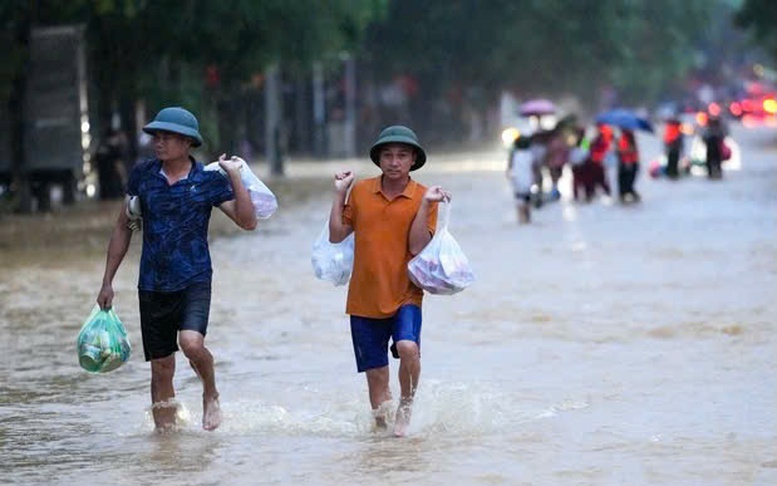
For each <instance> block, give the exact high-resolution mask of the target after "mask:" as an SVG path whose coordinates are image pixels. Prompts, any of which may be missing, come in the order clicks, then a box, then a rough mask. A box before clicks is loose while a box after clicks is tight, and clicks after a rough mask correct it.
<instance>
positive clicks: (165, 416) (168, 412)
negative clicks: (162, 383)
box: [151, 398, 178, 432]
mask: <svg viewBox="0 0 777 486" xmlns="http://www.w3.org/2000/svg"><path fill="white" fill-rule="evenodd" d="M177 414H178V402H177V401H176V400H175V398H171V399H169V400H165V401H162V402H157V403H152V404H151V415H152V416H153V417H154V427H155V430H156V431H157V432H170V431H172V430H175V428H176V425H177V423H176V422H177V421H176V418H177Z"/></svg>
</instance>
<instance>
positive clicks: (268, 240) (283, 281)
mask: <svg viewBox="0 0 777 486" xmlns="http://www.w3.org/2000/svg"><path fill="white" fill-rule="evenodd" d="M735 137H736V138H737V140H738V142H739V144H740V146H741V148H742V167H741V170H738V171H731V172H727V173H726V175H725V179H724V180H723V181H720V182H713V181H708V180H706V179H704V178H701V177H690V178H687V179H683V180H680V181H677V182H669V181H666V180H652V179H649V178H647V177H646V176H645V172H644V171H643V174H642V177H641V179H640V180H639V181H638V188H639V189H640V190H641V192H642V195H643V203H642V204H640V205H632V206H621V205H618V204H613V203H612V202H611V201H607V200H606V199H600V200H598V201H596V202H594V203H592V204H590V205H579V204H574V203H572V202H570V201H569V200H568V197H567V195H566V194H568V191H567V192H566V193H565V198H564V199H563V200H562V201H560V202H558V203H554V204H550V205H548V206H546V207H544V208H542V209H541V210H539V211H537V212H535V213H534V223H533V224H531V225H530V226H526V227H519V226H518V225H517V224H516V216H515V212H514V210H513V207H512V199H511V195H510V192H509V186H508V183H507V180H506V179H505V177H504V172H503V170H504V162H505V161H504V159H505V157H504V154H503V153H501V152H499V151H498V150H496V149H495V150H493V151H488V152H482V153H466V154H458V155H445V156H440V155H436V154H434V153H432V154H430V160H429V163H427V165H426V166H425V167H424V169H422V171H420V172H419V173H418V174H417V178H418V179H419V180H420V181H422V182H424V183H439V184H441V185H443V186H444V187H445V188H446V189H449V190H450V191H451V192H452V193H453V197H454V199H453V206H452V212H451V218H452V219H451V225H450V230H451V232H452V233H453V235H454V236H455V237H456V238H457V240H458V241H459V243H460V244H461V246H462V248H463V249H464V251H465V252H466V253H467V254H468V256H469V258H470V260H471V262H472V265H473V267H474V269H475V272H476V276H477V281H476V282H475V284H473V286H472V287H471V288H469V289H467V290H465V291H464V292H462V293H460V294H457V295H455V296H452V297H443V296H428V297H427V299H426V300H425V306H424V332H423V359H422V365H423V371H422V376H421V384H420V389H419V392H418V399H417V404H416V407H415V412H414V417H413V422H412V424H411V428H410V436H409V437H408V438H406V439H394V438H390V437H387V436H383V435H380V434H375V433H373V432H371V430H370V414H369V410H368V408H369V406H368V402H367V396H366V384H365V382H364V378H363V377H362V376H359V375H357V374H356V372H355V366H354V363H353V357H352V351H351V344H350V336H349V331H348V323H347V322H348V321H347V317H346V316H345V315H344V314H343V310H344V299H345V289H344V288H342V287H333V286H331V285H330V284H327V283H324V282H321V281H318V280H316V279H315V277H314V275H313V272H312V269H311V265H310V248H311V245H312V243H313V241H314V240H315V238H316V237H317V236H318V234H319V232H320V230H321V228H322V226H323V224H324V222H325V221H326V217H327V212H328V207H329V197H330V196H329V194H330V189H329V184H330V182H329V177H330V176H331V174H332V173H333V171H334V170H335V168H336V167H345V166H348V167H352V168H355V169H356V170H357V174H358V175H360V176H363V177H366V176H371V175H373V174H376V169H375V168H374V166H372V165H371V164H369V163H364V162H353V161H347V162H345V163H343V164H342V165H341V164H338V163H327V164H323V163H322V164H318V165H314V164H299V165H295V164H294V162H293V161H292V162H291V165H290V170H289V177H288V178H287V179H286V180H284V181H272V180H271V179H268V180H267V182H268V185H269V186H270V187H271V188H273V189H274V190H276V192H277V193H278V195H279V200H280V210H279V212H278V213H277V214H276V215H275V216H273V217H272V218H271V219H270V220H268V221H265V222H263V223H262V224H261V226H260V228H259V229H258V230H257V231H256V232H253V233H243V232H240V231H238V230H235V229H233V228H232V227H231V226H230V223H229V222H228V221H227V220H226V218H225V217H223V216H222V215H221V214H219V213H218V211H216V212H214V221H213V227H212V238H211V252H212V256H213V261H214V267H215V274H214V298H213V305H212V308H211V324H210V333H209V335H208V343H209V346H210V347H211V349H212V351H213V352H214V354H215V357H216V363H217V364H216V370H217V379H218V382H219V387H220V391H221V395H222V407H223V410H224V415H225V419H224V423H223V425H222V427H221V428H219V429H218V430H217V431H215V432H212V433H208V432H204V431H202V430H201V429H200V427H199V420H200V413H201V407H200V393H201V389H200V386H199V384H198V381H197V379H196V377H195V376H194V374H193V372H192V371H191V370H190V369H189V368H188V366H185V362H184V361H183V358H182V357H180V356H179V362H178V364H179V369H178V373H177V375H176V386H177V388H178V394H179V395H178V398H179V400H180V401H181V403H182V405H183V410H182V419H183V426H182V429H181V430H180V431H179V432H177V433H174V434H169V435H157V434H155V433H153V430H152V428H153V427H152V422H151V421H150V417H149V403H148V402H149V394H148V379H149V368H148V365H147V364H146V363H145V362H144V361H143V359H142V349H141V345H140V331H139V324H138V312H137V297H136V292H135V285H136V280H137V270H138V268H137V266H138V258H139V250H140V238H137V237H136V238H135V239H134V241H133V243H132V247H131V250H130V252H129V254H128V255H127V258H126V259H125V261H124V264H123V265H122V267H121V269H120V270H119V273H118V275H117V278H116V281H115V290H116V293H117V296H116V299H115V307H116V309H117V311H118V313H119V315H120V316H121V318H122V319H123V321H124V323H125V324H126V326H127V328H128V331H129V334H130V339H131V341H132V344H133V347H134V354H133V356H132V357H131V359H130V361H129V362H128V363H127V364H125V365H124V366H123V367H122V368H120V369H118V370H116V371H114V372H112V373H109V374H106V375H90V374H88V373H86V372H85V371H83V370H81V369H80V368H79V366H78V362H77V359H76V353H75V337H76V334H77V333H78V330H79V328H80V325H81V323H82V321H83V319H84V318H85V317H86V316H87V315H88V313H89V311H90V309H91V307H92V306H93V304H94V299H95V297H96V294H97V291H98V288H99V284H100V280H101V276H102V271H103V265H104V260H105V247H106V245H107V240H108V237H109V234H110V230H111V225H112V224H113V221H114V219H115V216H116V213H117V211H118V205H117V204H115V203H94V202H85V203H82V204H79V205H78V206H77V207H75V208H68V209H66V210H62V211H59V212H57V213H55V214H52V215H47V216H32V217H20V216H5V217H3V219H0V335H2V338H0V458H2V459H1V460H0V483H2V484H24V485H81V484H95V483H98V482H99V483H103V484H120V485H125V484H126V485H136V484H166V485H203V486H204V485H255V484H274V485H297V484H314V485H319V484H320V485H339V484H346V483H349V484H361V483H368V482H369V483H372V484H410V483H415V484H430V485H436V484H440V485H442V484H466V485H495V484H504V485H622V484H629V485H705V486H707V485H764V486H767V485H774V484H777V373H776V371H775V370H777V333H776V332H775V331H777V324H775V323H777V308H776V306H775V302H777V196H776V194H777V192H776V191H777V152H775V146H774V143H773V140H774V135H773V134H770V133H768V132H766V131H758V130H751V131H745V130H741V129H737V130H735ZM640 144H641V147H642V153H643V161H647V160H649V159H650V158H652V157H653V156H655V155H656V154H658V152H659V151H660V145H659V141H658V139H657V138H656V137H648V136H645V137H642V138H641V139H640ZM644 165H645V166H646V165H647V164H646V163H644ZM260 170H261V168H260ZM565 181H566V182H568V180H565ZM395 364H396V363H392V366H393V368H392V373H394V372H395ZM393 380H394V381H393V386H394V390H395V393H396V387H397V384H396V378H395V377H394V378H393Z"/></svg>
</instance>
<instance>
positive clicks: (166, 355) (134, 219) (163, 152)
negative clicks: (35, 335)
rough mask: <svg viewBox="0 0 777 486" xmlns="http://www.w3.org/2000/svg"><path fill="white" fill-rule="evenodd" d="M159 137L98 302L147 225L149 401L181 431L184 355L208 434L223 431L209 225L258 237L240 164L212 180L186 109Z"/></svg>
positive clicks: (141, 290) (138, 174) (171, 113)
mask: <svg viewBox="0 0 777 486" xmlns="http://www.w3.org/2000/svg"><path fill="white" fill-rule="evenodd" d="M143 131H145V132H146V133H148V134H150V135H152V136H153V137H154V150H155V153H156V158H154V159H151V160H148V161H146V162H143V163H140V164H138V165H136V166H135V168H134V169H133V170H132V172H131V174H130V177H129V183H128V185H127V195H128V199H127V204H126V207H124V208H122V210H121V212H120V213H119V217H118V219H117V220H116V224H115V226H114V228H113V233H112V234H111V240H110V243H109V244H108V256H107V261H106V264H105V274H104V276H103V283H102V287H101V289H100V292H99V295H98V296H97V303H98V304H99V305H100V307H101V308H102V309H107V308H110V307H111V305H112V303H113V297H114V293H113V278H114V276H115V275H116V271H117V270H118V269H119V265H121V262H122V260H123V259H124V256H125V255H126V253H127V249H128V248H129V244H130V240H131V238H132V228H133V227H136V225H137V224H138V220H139V218H140V217H141V215H142V226H143V229H142V231H143V252H142V255H141V259H140V274H139V279H138V280H139V281H138V298H139V301H140V329H141V333H142V336H143V351H144V353H145V357H146V361H150V362H151V400H152V414H153V416H154V424H155V425H156V429H157V430H166V429H169V428H172V427H173V426H174V425H175V419H176V412H177V405H176V403H175V389H174V388H173V375H174V373H175V352H176V351H178V349H179V348H178V345H180V347H181V349H182V350H183V353H184V355H185V356H186V357H187V358H188V359H189V363H190V364H191V366H192V368H194V371H195V372H196V373H197V376H199V378H200V380H202V384H203V394H202V407H203V413H202V427H203V428H204V429H205V430H214V429H215V428H217V427H218V426H219V424H220V423H221V411H220V409H219V393H218V390H217V388H216V378H215V374H214V370H213V356H212V355H211V353H210V351H208V349H207V348H206V347H205V345H204V341H205V334H206V332H207V328H208V314H209V312H210V299H211V278H212V274H213V270H212V268H211V260H210V253H209V251H208V224H209V222H210V215H211V210H212V209H213V207H214V206H216V207H218V208H219V209H221V210H222V211H223V212H224V213H225V214H226V215H227V216H229V217H230V218H231V219H232V220H233V221H234V222H235V223H236V224H237V225H238V226H240V227H241V228H243V229H246V230H253V229H254V228H256V216H255V214H254V209H253V206H252V204H251V199H250V196H249V195H248V191H247V190H246V188H245V187H244V186H243V182H242V181H241V179H240V172H239V167H240V163H239V162H236V161H232V160H226V159H225V157H224V156H223V155H222V156H221V157H220V158H219V165H220V167H221V168H222V169H223V170H224V171H225V173H226V176H224V175H222V174H221V173H220V172H219V171H205V170H203V169H204V166H203V164H202V163H200V162H197V161H196V160H194V158H193V157H192V156H191V155H189V151H190V149H191V147H196V146H198V145H200V144H202V137H201V136H200V133H199V124H198V122H197V119H196V118H195V117H194V115H192V114H191V113H190V112H188V111H187V110H184V109H183V108H179V107H172V108H165V109H163V110H161V111H160V112H159V113H158V114H157V116H156V118H155V119H154V120H153V121H152V122H151V123H149V124H148V125H146V126H145V127H143Z"/></svg>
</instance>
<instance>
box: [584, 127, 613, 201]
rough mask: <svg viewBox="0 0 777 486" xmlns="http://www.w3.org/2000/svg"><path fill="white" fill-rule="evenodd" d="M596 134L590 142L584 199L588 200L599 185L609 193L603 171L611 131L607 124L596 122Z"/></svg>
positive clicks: (611, 137) (609, 145) (608, 149)
mask: <svg viewBox="0 0 777 486" xmlns="http://www.w3.org/2000/svg"><path fill="white" fill-rule="evenodd" d="M596 130H597V134H596V137H595V138H594V140H593V141H592V142H591V145H590V148H589V153H590V160H591V166H590V171H591V177H590V188H588V189H587V190H586V199H587V200H588V201H590V200H591V198H593V196H594V195H595V194H596V188H597V187H599V186H601V188H602V190H603V191H604V193H605V194H607V195H608V196H609V195H610V194H611V192H612V191H611V190H610V183H609V182H608V181H607V173H606V172H605V170H606V168H605V159H606V158H607V156H608V154H609V153H610V150H612V148H613V147H612V141H613V133H612V128H611V127H610V126H609V125H604V124H601V123H600V124H597V125H596ZM589 195H590V196H589Z"/></svg>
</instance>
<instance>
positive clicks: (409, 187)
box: [329, 125, 450, 437]
mask: <svg viewBox="0 0 777 486" xmlns="http://www.w3.org/2000/svg"><path fill="white" fill-rule="evenodd" d="M370 159H372V161H373V162H374V163H375V164H376V165H377V166H378V167H380V169H381V171H382V174H381V175H380V176H377V177H373V178H370V179H364V180H360V181H358V182H356V183H355V184H354V174H353V173H352V172H350V171H345V172H338V173H337V174H335V195H334V200H333V201H332V210H331V213H330V216H329V234H330V241H331V242H332V243H338V242H340V241H342V240H344V239H345V238H346V237H347V236H348V235H349V234H350V233H351V232H354V233H355V234H354V237H355V245H354V262H353V272H352V274H351V281H350V283H349V286H348V300H347V303H346V313H347V314H349V315H350V319H351V338H352V340H353V348H354V354H355V355H356V367H357V370H358V371H359V372H360V373H361V372H365V374H366V376H367V386H368V388H369V395H370V404H371V405H372V411H373V415H374V417H375V424H376V426H377V427H378V428H380V429H383V428H386V426H387V419H388V415H389V412H390V407H391V390H390V387H389V367H388V364H389V361H388V350H389V345H388V343H389V339H391V340H392V341H393V345H392V346H391V352H392V354H393V355H394V357H395V358H399V385H400V393H401V397H400V401H399V406H398V408H397V411H396V416H395V420H394V435H396V436H397V437H402V436H404V435H405V434H406V433H407V427H408V425H409V423H410V413H411V408H412V404H413V396H414V394H415V391H416V389H417V388H418V378H419V376H420V373H421V359H420V358H421V354H420V344H421V301H422V299H423V295H424V293H423V290H421V289H420V288H418V287H416V286H415V285H414V284H413V283H412V282H411V281H410V278H409V277H408V274H407V263H408V262H409V261H410V259H411V258H412V257H413V256H415V255H416V254H417V253H418V252H420V251H421V250H422V249H423V248H424V247H425V246H426V244H427V243H429V241H430V240H431V239H432V235H433V234H434V229H435V225H436V222H437V202H439V201H442V200H444V199H449V198H450V194H449V193H448V192H446V191H444V190H443V189H442V188H441V187H439V186H432V187H429V188H427V187H426V186H424V185H422V184H419V183H417V182H416V181H414V180H412V179H411V178H410V171H413V170H416V169H419V168H421V166H423V165H424V163H425V162H426V152H425V151H424V149H423V148H422V147H421V145H420V144H419V143H418V138H417V137H416V135H415V133H413V131H412V130H410V129H409V128H407V127H404V126H399V125H395V126H390V127H388V128H386V129H384V130H383V131H382V132H381V133H380V135H379V137H378V140H377V141H376V142H375V143H374V144H373V146H372V148H371V149H370ZM351 186H353V187H352V188H351ZM349 189H351V192H350V196H349V197H348V198H347V202H346V195H347V193H348V190H349Z"/></svg>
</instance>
